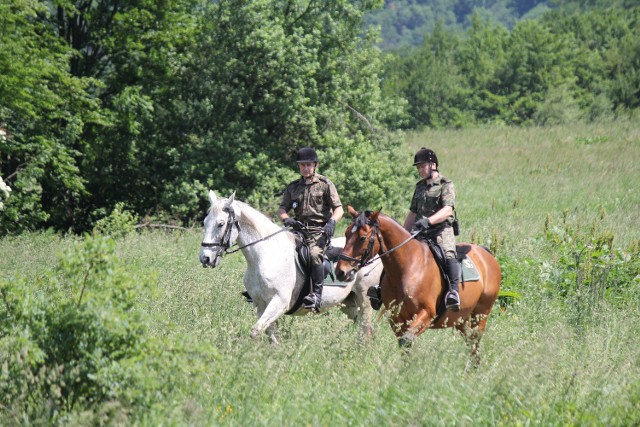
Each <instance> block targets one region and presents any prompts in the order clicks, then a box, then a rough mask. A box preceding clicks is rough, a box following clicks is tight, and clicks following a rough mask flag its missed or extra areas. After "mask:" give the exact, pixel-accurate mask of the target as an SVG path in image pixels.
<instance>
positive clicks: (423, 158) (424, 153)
mask: <svg viewBox="0 0 640 427" xmlns="http://www.w3.org/2000/svg"><path fill="white" fill-rule="evenodd" d="M427 162H431V163H435V164H436V169H437V168H438V156H436V153H435V152H434V151H433V150H430V149H428V148H426V147H422V148H421V149H419V150H418V152H417V153H416V155H415V156H414V157H413V166H415V165H419V164H420V163H427Z"/></svg>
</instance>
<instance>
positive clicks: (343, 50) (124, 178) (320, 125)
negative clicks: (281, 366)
mask: <svg viewBox="0 0 640 427" xmlns="http://www.w3.org/2000/svg"><path fill="white" fill-rule="evenodd" d="M473 3H474V2H466V1H464V2H463V1H457V2H447V1H442V2H440V3H433V2H430V7H436V5H440V6H438V7H439V8H440V9H441V11H442V13H445V11H446V10H449V9H450V6H451V5H454V4H455V7H454V10H455V16H456V17H457V18H456V20H460V19H461V18H460V17H461V16H464V17H465V18H464V22H465V24H464V26H462V27H460V28H465V32H464V33H461V32H460V30H453V29H450V28H449V27H447V26H446V25H438V24H435V25H434V30H433V31H432V32H430V33H428V35H427V37H426V38H425V40H424V42H423V44H422V45H421V47H419V48H416V49H414V50H409V51H403V52H395V53H393V54H383V53H382V52H381V51H380V50H379V49H378V48H377V47H376V46H375V44H376V34H375V32H374V30H367V29H366V28H371V27H369V26H365V25H364V19H365V18H366V17H370V16H372V15H371V14H372V13H373V11H375V10H376V9H377V8H379V7H382V6H383V2H382V1H377V0H361V1H349V0H340V1H334V2H329V3H326V2H325V3H319V2H313V1H311V2H298V1H293V2H292V1H285V0H259V1H243V0H229V1H223V2H203V1H200V0H167V1H163V2H150V1H146V0H135V1H130V2H124V3H123V2H118V1H115V0H103V1H99V2H95V1H90V0H76V1H68V0H9V1H8V2H3V3H2V4H1V5H0V28H3V31H2V32H1V33H0V48H2V51H3V55H2V57H1V58H0V179H1V181H0V183H2V184H1V185H2V186H1V187H0V235H5V234H14V233H20V232H23V231H25V230H36V229H43V228H47V227H52V228H54V229H56V230H62V231H73V232H80V231H86V230H90V229H92V228H93V226H94V225H95V224H96V222H97V221H99V220H100V219H101V218H105V217H107V216H108V215H109V214H110V213H111V212H113V211H114V210H117V211H118V212H126V211H129V212H130V215H131V217H132V218H141V219H144V220H145V222H148V220H149V219H156V220H160V221H164V222H173V223H176V224H180V225H189V224H194V223H196V222H199V220H201V218H202V216H203V214H204V211H205V209H206V197H205V195H206V190H207V189H208V188H214V189H216V190H217V191H219V192H221V193H222V194H225V193H230V192H231V191H237V194H238V197H239V198H241V199H243V200H246V201H248V202H250V203H252V204H253V205H255V206H256V207H258V208H259V209H261V210H263V211H265V212H267V213H272V214H273V213H274V212H275V208H276V206H277V203H278V199H279V194H280V192H281V191H282V189H283V188H284V186H285V185H286V184H287V183H288V182H289V181H291V180H292V179H294V178H295V177H296V176H297V174H296V170H295V165H294V163H293V162H292V159H293V154H294V152H295V150H296V149H297V148H298V147H300V146H307V145H309V146H315V147H316V148H317V149H318V150H319V153H320V167H319V172H320V173H322V174H325V175H327V176H328V177H329V178H330V179H332V180H333V181H334V182H335V184H336V186H337V188H338V190H339V192H340V194H341V196H342V199H343V203H345V204H346V203H349V204H353V205H367V206H383V205H384V206H387V207H388V208H387V212H388V213H391V214H394V213H397V212H399V210H400V209H401V208H402V206H404V204H405V201H404V197H402V195H403V194H404V193H405V192H408V191H409V190H407V188H408V187H410V185H411V184H410V182H409V176H410V174H411V169H410V167H409V164H410V159H411V153H406V152H405V151H404V150H403V149H402V148H401V147H402V136H401V134H400V133H399V130H402V129H415V128H420V127H425V126H429V127H460V126H470V125H477V124H486V123H494V124H516V125H527V124H553V123H562V122H566V121H572V120H595V119H598V118H601V117H609V116H613V115H619V114H625V113H627V112H629V111H634V110H636V109H637V108H638V107H639V106H640V105H639V104H640V101H639V99H640V94H639V93H638V92H639V90H640V89H639V87H640V80H639V77H638V73H637V71H636V70H637V69H638V67H639V66H640V65H639V61H640V56H639V55H640V54H639V53H638V52H640V49H638V46H640V32H639V31H640V25H639V17H640V7H638V6H636V5H634V4H633V3H632V2H628V1H623V0H621V1H619V2H613V3H608V4H607V5H604V4H605V3H607V2H600V1H595V2H581V1H572V2H567V3H566V4H563V7H558V8H550V10H551V11H550V12H548V13H545V14H540V16H539V17H538V19H536V20H518V21H517V22H514V23H513V26H503V25H502V24H498V23H496V22H495V20H489V19H487V14H486V13H481V11H479V10H478V7H477V5H475V6H473V7H472V4H473ZM482 3H483V7H484V8H485V9H486V10H491V11H494V9H495V8H503V9H504V8H506V9H505V10H507V9H508V10H511V11H513V12H514V13H516V14H519V15H518V16H520V17H521V18H522V17H524V16H529V17H530V15H526V14H527V13H530V12H531V11H532V10H533V9H537V8H538V7H540V6H545V5H546V4H547V3H546V2H537V1H526V2H523V1H517V2H513V1H510V2H505V1H490V2H482ZM402 4H403V3H402V2H397V6H398V8H399V9H400V8H401V6H402ZM414 6H415V7H416V8H417V7H422V6H426V3H421V2H415V3H414ZM440 9H439V10H440ZM496 10H497V9H496ZM416 16H417V15H416ZM438 16H439V15H438ZM437 21H440V22H442V19H439V20H436V22H437ZM363 28H365V30H363ZM383 35H384V34H383ZM400 159H403V160H404V161H400V162H397V163H398V164H406V165H407V168H401V169H398V168H396V169H393V168H392V166H391V165H392V164H394V163H396V162H395V161H396V160H400ZM390 177H393V179H390ZM116 207H117V209H116Z"/></svg>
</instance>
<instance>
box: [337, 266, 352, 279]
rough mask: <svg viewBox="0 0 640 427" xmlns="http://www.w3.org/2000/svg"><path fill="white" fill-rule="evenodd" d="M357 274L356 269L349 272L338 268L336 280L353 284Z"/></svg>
mask: <svg viewBox="0 0 640 427" xmlns="http://www.w3.org/2000/svg"><path fill="white" fill-rule="evenodd" d="M356 273H357V272H356V269H355V268H350V269H349V270H347V271H345V270H344V269H342V268H336V279H338V280H339V281H341V282H351V281H352V280H354V279H355V278H356Z"/></svg>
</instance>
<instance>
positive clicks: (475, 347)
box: [458, 313, 488, 370]
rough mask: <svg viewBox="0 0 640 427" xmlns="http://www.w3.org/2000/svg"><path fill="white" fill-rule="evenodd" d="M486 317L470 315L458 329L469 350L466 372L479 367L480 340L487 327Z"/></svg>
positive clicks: (484, 315)
mask: <svg viewBox="0 0 640 427" xmlns="http://www.w3.org/2000/svg"><path fill="white" fill-rule="evenodd" d="M487 317H488V316H487V315H486V314H482V313H480V314H472V315H471V318H470V319H469V320H468V321H466V322H464V323H462V324H461V325H460V327H459V328H458V330H460V332H462V334H463V335H464V337H465V339H466V342H467V345H469V347H470V348H471V354H470V356H471V357H470V359H469V363H467V370H468V369H469V368H477V367H478V366H479V365H480V339H481V338H482V334H483V333H484V329H485V327H486V325H487Z"/></svg>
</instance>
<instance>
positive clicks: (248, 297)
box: [242, 291, 253, 302]
mask: <svg viewBox="0 0 640 427" xmlns="http://www.w3.org/2000/svg"><path fill="white" fill-rule="evenodd" d="M242 296H243V297H245V298H246V299H247V302H253V298H251V295H249V292H247V291H242Z"/></svg>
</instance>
